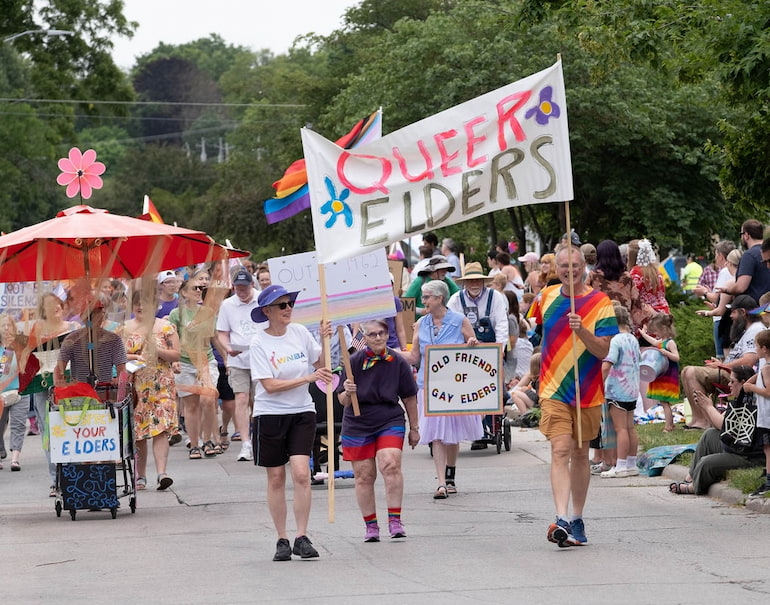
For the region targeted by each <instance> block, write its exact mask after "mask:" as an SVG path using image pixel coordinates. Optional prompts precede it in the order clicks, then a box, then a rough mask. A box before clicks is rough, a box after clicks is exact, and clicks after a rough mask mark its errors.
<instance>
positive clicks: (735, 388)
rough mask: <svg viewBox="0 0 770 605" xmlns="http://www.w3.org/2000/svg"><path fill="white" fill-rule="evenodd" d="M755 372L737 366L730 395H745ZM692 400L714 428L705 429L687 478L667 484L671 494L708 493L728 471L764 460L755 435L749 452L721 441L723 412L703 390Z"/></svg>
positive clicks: (731, 379) (734, 396) (733, 371)
mask: <svg viewBox="0 0 770 605" xmlns="http://www.w3.org/2000/svg"><path fill="white" fill-rule="evenodd" d="M753 375H754V368H752V367H751V366H745V365H741V366H736V367H734V368H733V369H732V371H731V372H730V382H729V385H730V394H729V398H730V399H737V398H739V397H744V396H745V391H744V385H745V383H746V381H747V380H748V379H749V378H751V377H752V376H753ZM693 403H694V404H695V405H696V406H698V407H699V408H700V410H701V412H702V414H703V415H704V416H706V417H707V418H708V420H709V422H710V423H711V424H712V425H713V427H715V428H709V429H706V430H705V431H703V434H702V435H701V436H700V439H699V440H698V445H696V446H695V454H693V457H692V462H691V463H690V471H689V473H687V476H686V477H685V479H684V481H681V482H676V481H675V482H673V483H671V484H670V485H669V486H668V489H669V491H670V492H671V493H672V494H696V495H698V496H700V495H703V494H707V493H708V491H709V488H710V487H711V486H712V485H713V484H714V483H718V482H720V481H722V480H724V478H725V477H726V476H727V471H729V470H731V469H734V468H748V467H751V466H759V465H761V464H763V463H764V461H765V458H764V452H763V450H762V446H761V445H760V446H759V447H757V441H758V440H757V439H756V438H755V440H754V444H753V447H752V449H751V451H750V452H748V453H746V454H739V453H738V452H736V451H735V450H733V449H731V448H729V447H728V446H726V445H725V444H724V443H722V440H721V438H720V436H721V433H722V424H723V421H724V418H723V416H722V413H721V412H720V411H719V410H717V409H716V408H715V407H714V402H713V401H712V400H711V397H709V396H708V395H706V394H705V393H704V392H703V391H695V393H694V396H693Z"/></svg>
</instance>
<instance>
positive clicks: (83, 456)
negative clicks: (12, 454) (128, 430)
mask: <svg viewBox="0 0 770 605" xmlns="http://www.w3.org/2000/svg"><path fill="white" fill-rule="evenodd" d="M79 417H80V411H71V412H61V411H51V412H49V414H48V419H49V422H50V436H51V462H55V463H56V462H61V463H71V462H103V461H108V460H118V459H120V456H121V452H120V437H119V435H118V421H117V419H116V418H111V417H110V413H109V411H108V410H90V411H88V412H86V413H85V414H83V415H82V419H80V421H79V422H78V423H77V425H76V426H72V424H70V423H71V422H72V421H73V420H77V419H78V418H79Z"/></svg>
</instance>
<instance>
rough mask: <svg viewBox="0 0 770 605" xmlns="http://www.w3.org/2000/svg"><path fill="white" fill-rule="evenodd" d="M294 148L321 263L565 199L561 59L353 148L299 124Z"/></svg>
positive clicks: (567, 172)
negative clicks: (298, 150)
mask: <svg viewBox="0 0 770 605" xmlns="http://www.w3.org/2000/svg"><path fill="white" fill-rule="evenodd" d="M302 143H303V146H304V151H305V161H306V166H307V173H308V183H309V187H310V198H311V210H312V217H313V230H314V233H315V244H316V251H317V252H318V260H319V262H322V263H328V262H331V261H336V260H340V259H343V258H347V257H350V256H353V255H356V254H361V253H362V252H365V251H367V250H372V249H375V248H378V247H381V246H385V245H387V244H389V243H393V242H396V241H399V240H401V239H405V238H408V237H410V236H412V235H414V234H417V233H420V232H423V231H425V230H429V229H437V228H439V227H446V226H449V225H454V224H456V223H460V222H463V221H467V220H469V219H471V218H474V217H476V216H480V215H483V214H487V213H489V212H493V211H495V210H501V209H504V208H509V207H512V206H520V205H524V204H534V203H540V202H557V201H566V200H571V199H572V198H573V192H572V164H571V157H570V148H569V129H568V126H567V106H566V100H565V93H564V81H563V78H562V70H561V62H557V63H556V64H554V65H553V66H551V67H550V68H548V69H545V70H543V71H541V72H538V73H536V74H534V75H531V76H529V77H527V78H524V79H523V80H519V81H518V82H514V83H512V84H509V85H508V86H504V87H503V88H500V89H498V90H495V91H492V92H489V93H486V94H484V95H482V96H480V97H477V98H475V99H472V100H470V101H467V102H465V103H462V104H460V105H457V106H455V107H452V108H450V109H447V110H445V111H442V112H441V113H438V114H436V115H434V116H431V117H429V118H426V119H424V120H421V121H419V122H416V123H414V124H411V125H409V126H406V127H404V128H402V129H400V130H397V131H396V132H393V133H391V134H389V135H387V136H385V137H383V138H382V139H379V140H377V141H374V142H372V143H369V144H367V145H365V146H363V147H360V148H357V149H355V150H346V149H343V148H341V147H338V146H337V145H335V144H334V143H333V142H331V141H328V140H327V139H325V138H324V137H322V136H321V135H318V134H316V133H314V132H312V131H311V130H308V129H307V128H304V129H302Z"/></svg>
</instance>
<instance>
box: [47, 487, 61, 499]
mask: <svg viewBox="0 0 770 605" xmlns="http://www.w3.org/2000/svg"><path fill="white" fill-rule="evenodd" d="M58 495H59V494H57V493H56V486H55V485H52V486H51V491H50V492H48V497H49V498H55V497H56V496H58Z"/></svg>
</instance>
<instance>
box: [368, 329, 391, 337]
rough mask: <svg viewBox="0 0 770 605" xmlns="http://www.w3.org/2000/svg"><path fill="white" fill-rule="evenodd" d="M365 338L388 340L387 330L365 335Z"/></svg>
mask: <svg viewBox="0 0 770 605" xmlns="http://www.w3.org/2000/svg"><path fill="white" fill-rule="evenodd" d="M364 336H366V337H367V338H386V337H387V336H388V333H387V332H386V331H385V330H380V331H379V332H369V333H367V334H364Z"/></svg>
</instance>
